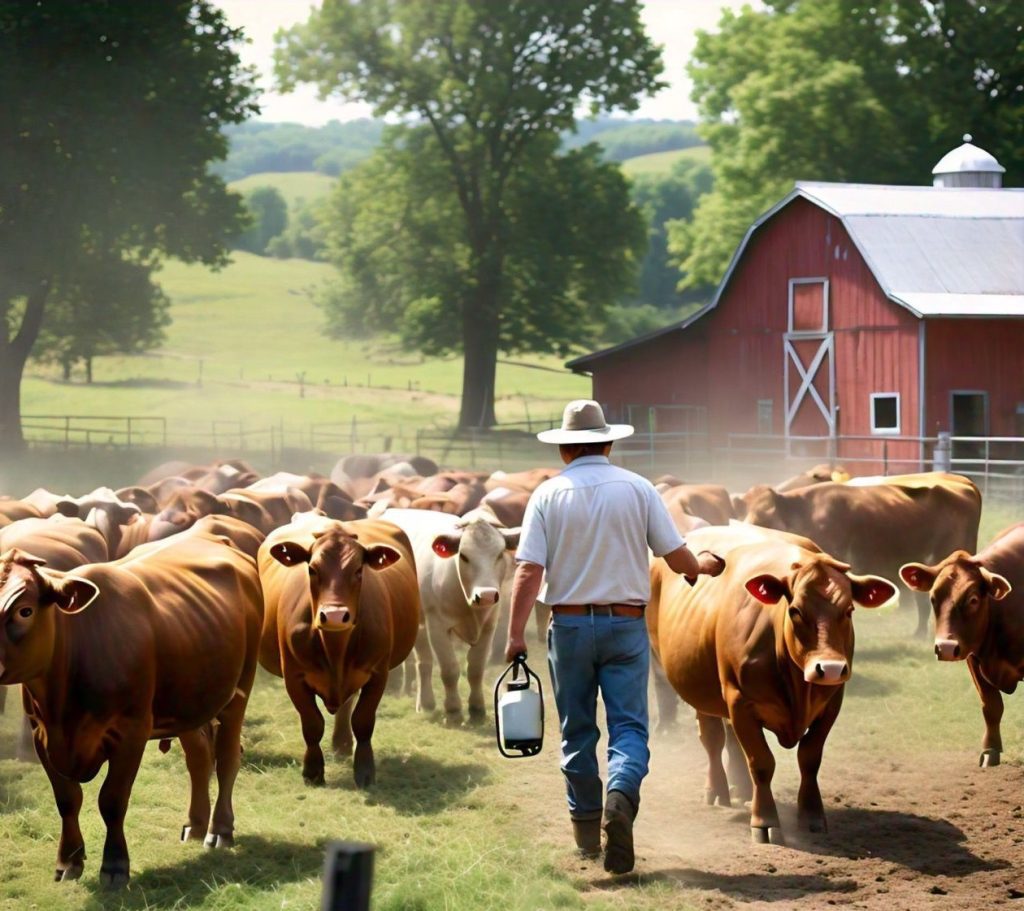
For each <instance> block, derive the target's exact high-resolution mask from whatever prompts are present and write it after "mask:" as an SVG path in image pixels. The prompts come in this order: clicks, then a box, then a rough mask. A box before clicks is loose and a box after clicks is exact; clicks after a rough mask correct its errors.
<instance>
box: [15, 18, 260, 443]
mask: <svg viewBox="0 0 1024 911" xmlns="http://www.w3.org/2000/svg"><path fill="white" fill-rule="evenodd" d="M240 38H241V35H240V33H239V32H238V31H237V30H234V29H231V28H229V27H228V26H227V24H226V22H225V19H224V16H223V14H222V13H221V12H220V11H219V10H218V9H216V8H215V7H214V6H213V5H212V4H211V3H209V2H206V0H168V2H164V3H156V4H151V3H120V2H116V0H95V2H90V3H73V4H67V3H58V2H55V0H38V2H35V3H31V4H25V3H21V2H17V0H0V84H2V85H3V86H4V104H3V107H2V115H0V116H2V126H3V135H4V137H5V138H4V141H3V143H0V175H3V177H2V179H0V313H2V319H0V447H7V448H18V447H19V446H20V445H21V427H20V404H19V402H20V386H21V375H22V372H23V369H24V365H25V361H26V359H27V358H28V356H29V353H30V351H31V350H32V347H33V345H34V343H35V340H36V337H37V335H38V333H39V331H40V327H41V326H42V324H43V321H44V314H45V309H46V305H47V299H48V296H49V291H50V289H51V288H52V287H54V286H55V285H57V284H58V283H60V282H63V283H65V285H66V286H70V285H71V283H72V282H73V281H74V280H75V276H76V272H77V270H78V269H79V267H80V264H81V262H82V261H83V259H85V258H86V257H88V256H89V254H90V251H95V250H100V251H103V253H104V255H114V254H115V253H116V252H118V251H124V252H125V253H126V254H128V255H130V257H131V258H132V259H134V260H135V261H136V262H140V263H141V262H148V261H150V260H151V258H152V257H153V256H155V255H157V254H171V255H174V256H177V257H180V258H181V259H184V260H186V261H201V262H205V263H209V264H211V265H215V264H218V263H221V262H223V259H224V256H225V248H224V244H223V239H224V237H225V236H226V235H229V234H234V233H237V231H238V228H239V226H240V225H241V223H242V221H241V220H242V218H243V209H242V205H241V200H240V199H239V198H238V197H237V196H234V195H232V194H229V193H228V192H227V190H226V188H225V186H224V183H223V181H222V180H221V179H220V178H218V177H214V176H211V175H210V174H209V172H208V170H207V164H208V163H209V162H210V161H211V160H214V159H217V158H221V157H223V156H224V153H225V150H226V140H225V138H224V135H223V132H222V129H223V127H224V126H225V125H226V124H229V123H237V122H239V121H241V120H243V119H244V118H245V117H246V116H248V115H249V114H250V113H251V112H252V111H253V110H254V109H255V107H254V104H253V102H252V100H251V99H252V96H253V84H252V79H251V74H250V73H249V72H248V71H247V70H245V69H244V68H243V67H242V66H241V65H240V62H239V58H238V55H237V53H236V51H235V50H234V45H235V44H236V43H237V42H238V41H239V40H240Z"/></svg>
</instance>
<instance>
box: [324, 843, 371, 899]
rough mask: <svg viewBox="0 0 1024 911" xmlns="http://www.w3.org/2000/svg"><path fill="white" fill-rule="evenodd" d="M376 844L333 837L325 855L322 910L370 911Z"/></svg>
mask: <svg viewBox="0 0 1024 911" xmlns="http://www.w3.org/2000/svg"><path fill="white" fill-rule="evenodd" d="M373 852H374V847H373V845H368V844H363V843H362V842H355V841H332V842H329V843H328V845H327V857H326V858H325V859H324V892H323V900H322V901H321V903H320V909H321V911H370V891H371V889H372V888H373Z"/></svg>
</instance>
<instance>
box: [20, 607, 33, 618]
mask: <svg viewBox="0 0 1024 911" xmlns="http://www.w3.org/2000/svg"><path fill="white" fill-rule="evenodd" d="M18 616H19V617H25V618H26V619H28V618H29V617H31V616H32V608H31V607H23V608H22V609H21V610H20V611H18Z"/></svg>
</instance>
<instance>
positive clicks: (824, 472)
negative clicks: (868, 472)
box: [775, 462, 850, 493]
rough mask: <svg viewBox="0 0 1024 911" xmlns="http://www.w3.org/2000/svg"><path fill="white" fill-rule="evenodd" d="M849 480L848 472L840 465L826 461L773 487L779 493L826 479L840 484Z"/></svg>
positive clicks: (821, 482)
mask: <svg viewBox="0 0 1024 911" xmlns="http://www.w3.org/2000/svg"><path fill="white" fill-rule="evenodd" d="M849 480H850V473H849V472H848V471H847V470H846V469H845V468H843V466H842V465H834V466H833V465H829V464H828V463H827V462H825V463H822V464H821V465H815V466H814V467H813V468H808V469H807V471H801V472H800V474H798V475H795V476H793V477H792V478H788V479H786V480H785V481H783V482H782V483H781V484H776V485H775V489H776V490H777V491H778V492H779V493H787V492H788V491H790V490H800V489H801V488H802V487H810V486H811V485H812V484H824V483H825V482H826V481H835V482H836V483H837V484H842V483H844V482H846V481H849Z"/></svg>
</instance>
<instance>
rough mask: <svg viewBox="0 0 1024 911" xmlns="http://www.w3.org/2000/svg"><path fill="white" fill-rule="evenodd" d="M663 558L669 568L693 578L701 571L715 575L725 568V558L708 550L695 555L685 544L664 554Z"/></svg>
mask: <svg viewBox="0 0 1024 911" xmlns="http://www.w3.org/2000/svg"><path fill="white" fill-rule="evenodd" d="M664 559H665V562H666V563H667V564H668V568H669V569H671V570H672V571H673V572H675V573H679V574H680V575H682V576H686V578H688V579H695V578H696V577H697V576H698V575H700V574H701V573H704V574H706V575H708V576H717V575H718V574H719V573H721V572H722V570H723V569H725V560H723V559H722V558H721V557H719V556H716V555H715V554H713V553H711V551H709V550H702V551H701V552H700V553H699V554H696V555H695V554H694V553H693V552H692V551H691V550H690V549H689V548H688V547H687V546H686V545H685V544H684V545H683V546H682V547H677V548H676V549H675V550H673V551H672V552H671V553H667V554H665V557H664Z"/></svg>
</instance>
